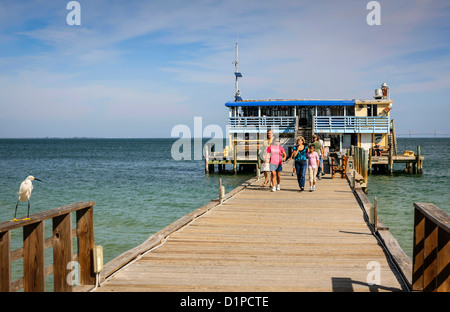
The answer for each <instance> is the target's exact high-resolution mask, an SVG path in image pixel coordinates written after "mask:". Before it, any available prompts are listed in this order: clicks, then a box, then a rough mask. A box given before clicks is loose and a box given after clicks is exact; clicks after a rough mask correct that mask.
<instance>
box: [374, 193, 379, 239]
mask: <svg viewBox="0 0 450 312" xmlns="http://www.w3.org/2000/svg"><path fill="white" fill-rule="evenodd" d="M373 228H374V231H375V233H376V232H378V198H377V197H376V196H375V198H374V200H373Z"/></svg>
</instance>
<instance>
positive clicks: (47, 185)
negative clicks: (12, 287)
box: [0, 139, 254, 278]
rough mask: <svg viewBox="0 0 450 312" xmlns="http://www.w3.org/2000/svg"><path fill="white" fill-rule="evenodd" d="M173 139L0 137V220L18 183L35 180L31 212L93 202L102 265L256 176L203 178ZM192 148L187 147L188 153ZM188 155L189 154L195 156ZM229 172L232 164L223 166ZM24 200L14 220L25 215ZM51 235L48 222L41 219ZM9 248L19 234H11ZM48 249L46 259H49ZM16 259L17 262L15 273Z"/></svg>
mask: <svg viewBox="0 0 450 312" xmlns="http://www.w3.org/2000/svg"><path fill="white" fill-rule="evenodd" d="M173 142H175V140H174V139H1V140H0V160H1V162H0V222H2V221H7V220H11V219H12V218H13V216H14V208H15V205H16V202H17V193H18V191H19V185H20V183H21V182H22V180H24V179H25V178H26V177H27V176H28V175H33V176H35V177H36V178H39V179H41V180H42V182H37V181H35V182H33V185H34V190H33V192H32V196H31V213H36V212H40V211H45V210H49V209H52V208H56V207H60V206H64V205H67V204H70V203H74V202H80V201H96V202H97V204H96V205H95V207H94V226H95V243H96V245H102V246H103V252H104V262H105V263H107V262H108V261H110V260H111V259H113V258H115V257H117V256H119V255H120V254H122V253H123V252H125V251H127V250H129V249H131V248H133V247H136V246H137V245H139V244H141V243H142V242H144V241H145V240H146V239H147V238H148V237H149V236H150V235H152V234H154V233H156V232H158V231H159V230H161V229H163V228H164V227H166V226H167V225H169V224H171V223H173V222H174V221H176V220H178V219H179V218H181V217H182V216H184V215H186V214H188V213H190V212H191V211H193V210H195V209H197V208H199V207H201V206H203V205H205V204H207V203H208V202H209V201H210V200H211V199H214V198H217V197H218V183H219V178H222V180H223V185H224V186H225V189H226V192H228V191H230V190H232V189H234V188H235V187H236V186H238V185H240V184H241V183H242V182H244V181H246V180H247V179H249V178H251V177H253V176H254V175H244V174H240V175H234V174H225V175H221V176H219V175H217V174H216V175H205V173H204V162H203V161H201V160H200V161H198V160H190V161H174V160H173V159H172V157H171V147H172V144H173ZM193 150H194V148H193V146H192V151H193ZM192 158H193V157H192ZM228 169H231V168H228ZM26 213H27V204H26V203H22V204H21V205H20V206H19V211H18V217H23V216H26ZM45 227H46V229H47V236H46V237H50V236H51V227H52V224H51V220H49V221H47V222H45ZM12 234H13V237H12V244H13V249H15V248H19V247H22V241H21V239H22V231H21V229H17V230H14V231H12ZM51 252H52V251H51V250H47V255H46V259H49V263H48V264H50V263H51V260H52V256H51ZM20 267H21V261H17V262H15V263H14V267H13V271H14V272H15V274H14V275H15V276H13V278H14V277H15V278H17V277H20V276H22V275H21V268H20Z"/></svg>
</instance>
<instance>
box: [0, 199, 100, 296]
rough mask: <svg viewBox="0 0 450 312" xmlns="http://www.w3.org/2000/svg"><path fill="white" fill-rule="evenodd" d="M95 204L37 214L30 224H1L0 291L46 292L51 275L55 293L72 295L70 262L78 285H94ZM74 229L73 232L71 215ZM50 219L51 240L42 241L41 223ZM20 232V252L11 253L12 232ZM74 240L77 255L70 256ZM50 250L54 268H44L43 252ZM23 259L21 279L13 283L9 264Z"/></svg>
mask: <svg viewBox="0 0 450 312" xmlns="http://www.w3.org/2000/svg"><path fill="white" fill-rule="evenodd" d="M94 205H95V202H91V201H89V202H80V203H75V204H71V205H67V206H63V207H59V208H55V209H52V210H48V211H44V212H40V213H36V214H33V215H31V216H30V220H29V221H16V222H13V221H6V222H3V223H0V291H1V292H10V291H18V290H20V289H22V288H23V289H24V291H26V292H43V291H45V280H46V276H49V275H51V274H53V285H54V291H55V292H63V291H64V292H67V291H73V286H74V283H72V282H70V276H72V275H73V268H72V266H71V265H70V263H71V262H72V261H76V262H77V264H78V268H77V269H78V271H79V272H77V273H78V274H79V275H78V276H77V280H78V281H79V283H80V285H94V284H95V275H94V274H93V272H92V267H93V259H92V250H93V248H94V243H95V242H94ZM73 212H75V214H76V228H75V229H72V213H73ZM47 219H52V225H53V231H52V236H51V237H49V238H47V239H46V238H45V226H44V221H45V220H47ZM17 228H23V248H19V249H16V250H13V251H11V231H12V230H14V229H17ZM74 237H76V238H77V245H78V253H77V254H75V255H74V254H73V246H72V242H73V238H74ZM50 247H53V264H51V265H49V266H47V267H46V266H45V249H46V248H50ZM22 258H23V278H19V279H18V280H16V281H12V280H11V279H12V273H11V264H12V262H14V261H17V260H19V259H22Z"/></svg>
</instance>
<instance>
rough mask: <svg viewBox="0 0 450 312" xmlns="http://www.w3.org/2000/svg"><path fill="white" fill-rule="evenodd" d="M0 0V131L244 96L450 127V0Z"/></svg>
mask: <svg viewBox="0 0 450 312" xmlns="http://www.w3.org/2000/svg"><path fill="white" fill-rule="evenodd" d="M69 2H70V1H66V0H58V1H48V0H21V1H17V0H0V138H29V137H106V138H158V137H161V138H164V137H171V130H172V128H174V127H175V126H177V125H180V124H186V125H188V126H189V127H191V128H192V129H193V128H194V126H193V123H194V117H201V118H202V127H206V126H207V125H220V126H222V127H224V128H225V125H226V122H227V117H228V109H227V108H226V107H225V103H226V102H227V101H232V100H234V92H235V86H234V65H233V61H234V57H235V55H234V53H235V50H234V49H235V43H236V40H237V38H238V40H239V69H240V71H241V72H242V74H243V78H241V79H240V80H239V86H240V89H241V93H242V97H243V98H244V99H302V98H304V99H372V98H373V95H374V90H375V89H377V88H379V87H380V86H381V84H382V83H383V82H386V83H387V84H388V85H389V87H390V90H391V98H392V99H393V100H394V104H393V108H392V111H391V117H392V118H393V119H394V121H395V126H396V131H397V133H398V134H400V135H401V134H407V133H412V134H413V135H414V134H434V133H437V134H438V135H439V134H450V123H449V122H448V118H449V116H450V100H449V99H450V40H449V38H450V2H449V1H448V0H389V1H387V0H386V1H382V0H381V1H378V3H379V4H380V15H379V17H380V19H379V20H380V25H369V24H368V22H367V16H368V14H370V13H371V12H372V11H373V10H371V9H367V4H368V3H369V2H370V1H366V0H339V1H338V0H332V1H323V0H317V1H306V0H295V1H294V0H278V1H272V0H226V1H225V0H223V1H216V0H164V1H162V0H158V1H154V0H146V1H144V0H140V1H138V0H127V1H119V0H80V1H78V3H79V5H80V15H79V17H80V22H81V25H69V24H68V22H67V16H68V14H71V12H72V11H73V10H72V7H71V8H70V9H67V7H66V6H67V4H68V3H69Z"/></svg>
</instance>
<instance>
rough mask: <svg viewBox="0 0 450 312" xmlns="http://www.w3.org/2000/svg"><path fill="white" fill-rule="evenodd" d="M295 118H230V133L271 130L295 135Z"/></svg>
mask: <svg viewBox="0 0 450 312" xmlns="http://www.w3.org/2000/svg"><path fill="white" fill-rule="evenodd" d="M295 121H296V118H295V117H292V116H291V117H287V116H285V117H230V118H228V126H229V131H230V133H260V132H266V131H267V129H272V131H273V132H274V133H295Z"/></svg>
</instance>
